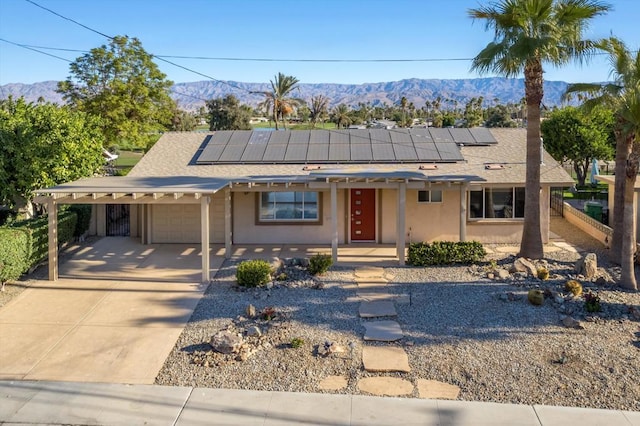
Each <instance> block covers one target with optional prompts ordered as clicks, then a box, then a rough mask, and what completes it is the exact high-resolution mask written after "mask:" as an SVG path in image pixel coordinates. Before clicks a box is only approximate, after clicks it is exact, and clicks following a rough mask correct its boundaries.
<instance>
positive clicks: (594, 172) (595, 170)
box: [591, 158, 600, 185]
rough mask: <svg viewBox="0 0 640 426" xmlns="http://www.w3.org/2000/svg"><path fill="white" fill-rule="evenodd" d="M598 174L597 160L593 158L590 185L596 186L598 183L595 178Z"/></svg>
mask: <svg viewBox="0 0 640 426" xmlns="http://www.w3.org/2000/svg"><path fill="white" fill-rule="evenodd" d="M599 174H600V170H598V160H596V159H595V158H594V159H593V161H592V162H591V184H592V185H597V184H598V181H597V180H596V176H598V175H599Z"/></svg>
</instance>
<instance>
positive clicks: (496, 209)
mask: <svg viewBox="0 0 640 426" xmlns="http://www.w3.org/2000/svg"><path fill="white" fill-rule="evenodd" d="M523 217H524V188H522V187H511V188H483V189H481V190H477V191H469V219H520V218H523Z"/></svg>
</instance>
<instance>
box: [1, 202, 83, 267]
mask: <svg viewBox="0 0 640 426" xmlns="http://www.w3.org/2000/svg"><path fill="white" fill-rule="evenodd" d="M76 222H77V215H76V214H75V213H74V212H72V211H68V210H63V211H61V212H60V213H59V214H58V245H62V244H64V243H67V242H69V241H71V240H72V239H73V235H74V232H75V230H76ZM11 228H13V229H22V230H23V231H24V232H26V233H27V236H28V242H27V249H28V252H27V255H28V259H29V267H32V266H36V265H37V264H38V263H40V261H42V260H44V259H46V258H47V255H48V253H49V219H48V217H47V216H42V217H39V218H36V219H27V220H22V221H19V222H14V223H12V224H11Z"/></svg>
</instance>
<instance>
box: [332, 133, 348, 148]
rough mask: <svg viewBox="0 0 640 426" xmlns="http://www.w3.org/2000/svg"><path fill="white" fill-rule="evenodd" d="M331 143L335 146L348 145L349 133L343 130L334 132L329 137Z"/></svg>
mask: <svg viewBox="0 0 640 426" xmlns="http://www.w3.org/2000/svg"><path fill="white" fill-rule="evenodd" d="M329 143H330V144H331V145H333V144H348V143H349V133H348V132H346V131H343V130H334V131H333V132H331V133H330V135H329Z"/></svg>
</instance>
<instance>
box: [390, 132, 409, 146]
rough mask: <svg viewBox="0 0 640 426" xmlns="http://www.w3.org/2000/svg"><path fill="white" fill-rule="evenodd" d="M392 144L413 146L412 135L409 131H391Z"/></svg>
mask: <svg viewBox="0 0 640 426" xmlns="http://www.w3.org/2000/svg"><path fill="white" fill-rule="evenodd" d="M389 136H390V137H391V142H393V143H394V144H403V145H413V142H412V141H411V135H410V134H409V131H408V130H407V129H394V130H390V131H389Z"/></svg>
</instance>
